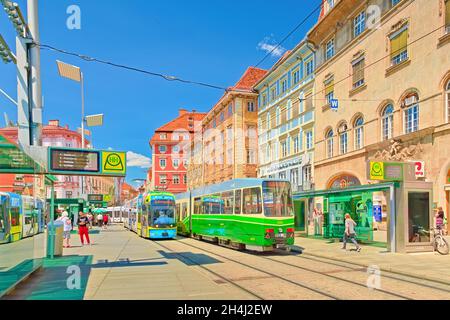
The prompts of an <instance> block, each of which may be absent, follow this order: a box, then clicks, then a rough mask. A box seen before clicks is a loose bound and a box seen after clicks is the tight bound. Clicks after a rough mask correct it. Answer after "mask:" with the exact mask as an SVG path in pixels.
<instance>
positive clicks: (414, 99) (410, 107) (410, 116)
mask: <svg viewBox="0 0 450 320" xmlns="http://www.w3.org/2000/svg"><path fill="white" fill-rule="evenodd" d="M402 108H403V112H404V122H405V133H412V132H416V131H418V130H419V96H418V95H417V94H416V93H413V94H410V95H408V96H407V97H406V98H405V99H403V101H402Z"/></svg>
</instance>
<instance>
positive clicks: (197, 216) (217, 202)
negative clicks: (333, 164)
mask: <svg viewBox="0 0 450 320" xmlns="http://www.w3.org/2000/svg"><path fill="white" fill-rule="evenodd" d="M175 198H176V213H177V230H178V233H179V234H181V235H184V236H192V237H194V238H196V239H199V240H201V239H205V240H209V241H213V242H215V243H218V244H220V245H223V246H226V247H231V248H234V249H239V250H243V249H247V250H252V251H271V250H273V249H275V248H281V249H286V250H290V246H291V245H293V244H294V237H295V234H294V232H295V229H294V209H293V202H292V194H291V185H290V183H289V182H288V181H280V180H271V179H236V180H231V181H227V182H223V183H220V184H216V185H211V186H207V187H204V188H200V189H196V190H192V191H190V192H187V193H183V194H178V195H176V196H175Z"/></svg>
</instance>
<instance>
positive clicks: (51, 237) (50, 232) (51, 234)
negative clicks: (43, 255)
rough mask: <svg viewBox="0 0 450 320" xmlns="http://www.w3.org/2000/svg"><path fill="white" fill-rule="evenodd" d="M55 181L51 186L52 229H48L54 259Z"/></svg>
mask: <svg viewBox="0 0 450 320" xmlns="http://www.w3.org/2000/svg"><path fill="white" fill-rule="evenodd" d="M54 221H55V183H54V182H53V181H52V188H51V196H50V231H47V232H48V233H49V240H48V242H49V243H48V244H47V245H49V246H50V259H53V258H54V257H55V252H54V251H55V237H56V233H55V224H54Z"/></svg>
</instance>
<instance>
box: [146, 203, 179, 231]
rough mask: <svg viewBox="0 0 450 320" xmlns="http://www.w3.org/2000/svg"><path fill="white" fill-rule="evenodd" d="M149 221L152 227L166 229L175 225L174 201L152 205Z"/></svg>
mask: <svg viewBox="0 0 450 320" xmlns="http://www.w3.org/2000/svg"><path fill="white" fill-rule="evenodd" d="M149 218H150V219H149V221H151V224H152V226H153V227H155V226H158V227H167V226H171V225H174V224H175V201H165V203H164V204H162V203H160V204H156V203H155V204H152V205H151V209H150V217H149Z"/></svg>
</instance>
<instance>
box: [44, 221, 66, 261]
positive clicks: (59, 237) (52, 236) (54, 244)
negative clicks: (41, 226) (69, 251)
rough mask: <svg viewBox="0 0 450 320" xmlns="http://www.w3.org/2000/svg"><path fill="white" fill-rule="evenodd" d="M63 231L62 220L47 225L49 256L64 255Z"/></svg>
mask: <svg viewBox="0 0 450 320" xmlns="http://www.w3.org/2000/svg"><path fill="white" fill-rule="evenodd" d="M63 231H64V224H63V223H62V222H61V221H55V222H53V227H52V225H51V223H49V224H48V225H47V257H51V256H52V251H53V256H62V254H63V240H64V239H63Z"/></svg>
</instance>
